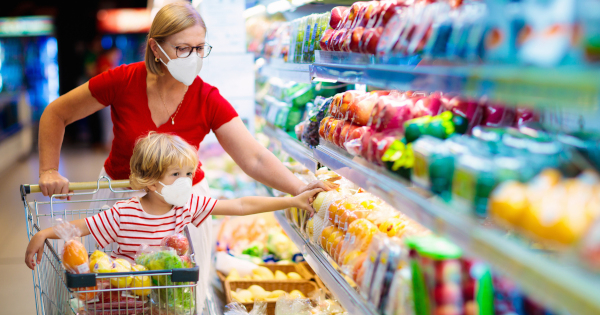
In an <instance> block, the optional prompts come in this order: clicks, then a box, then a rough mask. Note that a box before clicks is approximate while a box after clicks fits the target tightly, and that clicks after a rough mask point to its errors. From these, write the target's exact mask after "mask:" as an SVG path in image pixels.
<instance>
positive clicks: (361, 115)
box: [349, 93, 379, 126]
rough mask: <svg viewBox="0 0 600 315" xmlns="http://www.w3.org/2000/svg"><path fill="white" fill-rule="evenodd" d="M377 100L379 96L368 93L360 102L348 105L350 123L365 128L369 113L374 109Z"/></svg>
mask: <svg viewBox="0 0 600 315" xmlns="http://www.w3.org/2000/svg"><path fill="white" fill-rule="evenodd" d="M378 100H379V95H378V94H377V93H370V94H369V95H368V96H367V97H365V98H364V99H362V100H361V101H359V102H357V103H355V104H352V105H350V109H349V110H350V116H351V117H352V122H353V123H354V124H357V125H361V126H366V125H367V123H368V122H369V117H370V116H371V111H373V107H375V104H377V101H378Z"/></svg>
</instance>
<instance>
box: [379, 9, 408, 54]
mask: <svg viewBox="0 0 600 315" xmlns="http://www.w3.org/2000/svg"><path fill="white" fill-rule="evenodd" d="M382 10H383V8H382ZM401 12H402V10H401V9H399V8H394V12H393V13H392V14H391V16H390V18H389V20H388V21H389V23H385V25H381V26H380V27H383V31H382V33H381V36H380V38H379V42H378V43H377V50H376V54H377V56H385V55H387V54H389V53H390V52H391V51H392V48H393V47H394V44H395V43H396V42H397V41H398V37H400V33H402V23H403V21H402V17H401V15H400V14H401ZM380 14H381V15H382V16H383V15H384V13H380ZM381 20H383V18H381ZM382 24H383V23H382Z"/></svg>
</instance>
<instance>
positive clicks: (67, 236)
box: [53, 219, 90, 274]
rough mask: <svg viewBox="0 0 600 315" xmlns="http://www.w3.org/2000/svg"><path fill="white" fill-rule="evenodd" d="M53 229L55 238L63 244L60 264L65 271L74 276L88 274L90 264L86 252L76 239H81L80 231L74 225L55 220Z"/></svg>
mask: <svg viewBox="0 0 600 315" xmlns="http://www.w3.org/2000/svg"><path fill="white" fill-rule="evenodd" d="M53 229H54V232H55V233H56V236H58V237H59V238H60V239H62V240H63V241H64V242H65V245H64V247H63V253H62V263H63V266H64V267H65V269H66V270H67V271H68V272H70V273H75V274H79V273H89V272H90V264H89V260H88V253H87V250H86V249H85V246H83V244H81V242H80V241H78V240H77V239H76V238H78V237H81V231H79V229H78V228H77V227H76V226H75V225H73V224H71V223H70V222H65V221H63V220H62V219H56V220H55V222H54V227H53Z"/></svg>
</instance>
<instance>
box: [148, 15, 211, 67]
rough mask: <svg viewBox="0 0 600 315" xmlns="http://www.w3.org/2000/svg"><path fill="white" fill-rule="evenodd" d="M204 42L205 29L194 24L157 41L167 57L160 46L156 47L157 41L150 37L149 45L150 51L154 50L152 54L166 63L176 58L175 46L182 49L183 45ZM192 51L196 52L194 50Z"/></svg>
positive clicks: (187, 45)
mask: <svg viewBox="0 0 600 315" xmlns="http://www.w3.org/2000/svg"><path fill="white" fill-rule="evenodd" d="M205 43H206V30H205V29H204V28H203V27H202V26H200V25H198V24H196V25H194V26H191V27H188V28H186V29H185V30H183V31H181V32H179V33H176V34H173V35H171V36H169V37H167V38H166V39H165V40H164V41H163V42H161V43H159V44H160V47H162V49H163V50H164V51H165V52H166V53H167V55H168V56H169V58H167V57H166V56H165V54H163V52H162V51H161V50H160V48H158V45H157V41H155V40H154V39H152V43H151V44H150V45H151V47H152V51H153V52H154V56H156V57H158V58H160V59H162V61H163V62H165V63H168V62H169V59H176V58H177V53H176V47H179V48H180V49H183V48H184V47H195V46H202V45H204V44H205ZM194 53H196V51H195V50H194Z"/></svg>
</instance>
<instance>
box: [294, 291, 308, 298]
mask: <svg viewBox="0 0 600 315" xmlns="http://www.w3.org/2000/svg"><path fill="white" fill-rule="evenodd" d="M290 298H292V299H304V298H306V296H305V295H304V293H302V292H300V291H298V290H294V291H292V292H290Z"/></svg>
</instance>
